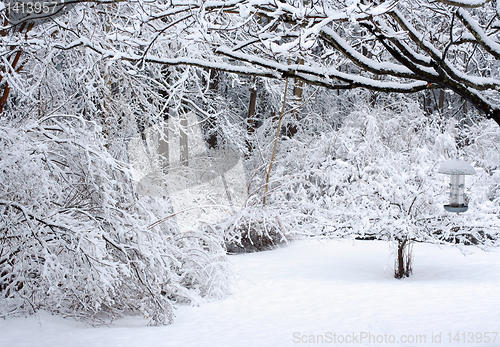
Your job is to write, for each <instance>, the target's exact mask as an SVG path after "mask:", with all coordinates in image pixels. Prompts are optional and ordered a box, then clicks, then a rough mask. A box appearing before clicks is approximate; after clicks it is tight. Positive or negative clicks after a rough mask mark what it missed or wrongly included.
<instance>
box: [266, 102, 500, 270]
mask: <svg viewBox="0 0 500 347" xmlns="http://www.w3.org/2000/svg"><path fill="white" fill-rule="evenodd" d="M459 131H460V130H458V129H457V127H456V122H454V121H453V120H452V119H441V118H439V116H436V115H433V116H425V115H424V112H422V111H421V110H420V108H419V106H418V104H417V103H415V102H412V101H411V100H408V101H407V102H406V103H404V104H403V103H401V104H399V105H392V106H391V107H390V108H387V107H380V108H371V107H369V106H367V105H363V104H360V105H359V107H358V109H357V110H356V111H354V112H352V113H351V114H350V115H349V116H348V117H346V118H345V119H344V120H343V125H342V127H341V128H340V129H338V130H337V131H327V132H324V133H322V134H320V135H319V136H314V135H309V136H305V135H304V136H303V138H301V139H300V141H299V140H296V141H295V143H292V142H290V144H289V145H286V144H285V145H283V146H282V148H281V152H280V157H279V159H278V161H277V162H278V163H279V167H278V168H277V169H276V172H279V174H276V173H275V175H276V176H280V175H281V176H282V177H283V178H281V180H282V181H285V182H288V184H282V185H281V187H276V192H275V193H274V194H273V196H272V198H271V199H270V201H272V203H273V204H286V205H287V206H293V208H294V211H295V212H298V213H300V214H302V216H303V221H304V222H303V223H302V225H303V226H304V227H307V229H308V232H309V233H311V234H316V235H318V234H319V235H328V236H330V237H357V238H369V239H374V238H376V239H384V240H388V241H391V242H393V245H394V253H395V258H396V266H395V275H396V277H398V278H401V277H406V276H408V275H409V274H410V272H411V244H412V242H415V241H418V242H435V243H443V242H451V243H457V244H468V243H471V242H472V241H474V242H473V243H476V244H478V245H480V246H486V247H489V246H492V245H494V244H495V240H496V239H497V236H498V233H499V230H500V223H499V220H498V218H497V215H496V212H495V211H497V209H498V203H496V206H495V207H494V206H493V205H495V204H494V203H492V201H491V199H488V198H487V196H486V195H485V194H484V191H485V190H483V189H484V187H488V186H491V182H492V179H490V178H488V177H486V176H487V175H484V173H482V171H484V170H482V169H481V167H484V163H486V162H488V163H491V160H490V159H489V157H491V156H492V155H493V154H491V150H487V151H486V152H487V153H489V154H486V153H484V154H482V155H480V154H479V152H480V151H481V150H485V147H484V146H482V145H478V143H476V148H472V147H468V148H465V149H464V148H459V147H458V146H457V145H456V141H455V138H456V137H457V134H458V132H459ZM471 143H473V141H471ZM493 156H494V155H493ZM298 158H300V160H298ZM449 158H463V159H465V160H468V161H469V162H471V163H473V164H474V165H476V167H477V169H478V171H479V174H478V176H477V177H476V176H474V178H473V179H470V180H468V184H467V187H468V190H469V191H468V194H469V196H470V200H471V201H470V203H469V205H470V210H471V211H470V212H469V213H466V214H462V215H458V216H457V215H455V214H449V213H447V212H445V211H444V209H443V207H442V206H443V205H444V204H445V203H446V202H447V199H448V194H449V193H448V190H447V186H448V180H449V178H448V177H447V176H446V175H441V174H439V173H438V172H437V171H438V168H439V164H440V162H441V161H443V160H445V159H449ZM480 158H484V159H480ZM489 165H491V164H489ZM286 177H287V178H286ZM486 182H490V183H486ZM492 190H494V189H489V191H490V192H491V191H492Z"/></svg>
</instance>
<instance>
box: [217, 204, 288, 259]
mask: <svg viewBox="0 0 500 347" xmlns="http://www.w3.org/2000/svg"><path fill="white" fill-rule="evenodd" d="M219 228H221V229H222V230H223V234H224V238H225V240H226V249H227V251H228V252H229V253H247V252H258V251H264V250H269V249H272V248H275V247H277V246H279V245H281V244H284V243H286V242H288V241H290V240H292V239H293V238H294V237H296V236H297V235H296V228H295V223H294V221H293V220H292V219H290V218H289V217H288V216H284V215H283V211H280V210H279V209H278V208H273V207H269V206H253V207H247V208H244V209H242V210H241V211H239V212H238V213H235V214H234V215H232V216H231V217H230V218H228V219H227V220H225V221H224V222H223V223H221V224H220V225H219Z"/></svg>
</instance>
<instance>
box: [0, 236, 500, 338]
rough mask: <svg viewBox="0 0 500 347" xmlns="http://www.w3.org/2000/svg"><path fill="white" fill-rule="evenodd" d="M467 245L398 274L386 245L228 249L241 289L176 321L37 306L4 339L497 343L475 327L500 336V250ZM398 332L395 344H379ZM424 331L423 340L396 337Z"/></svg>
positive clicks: (7, 324)
mask: <svg viewBox="0 0 500 347" xmlns="http://www.w3.org/2000/svg"><path fill="white" fill-rule="evenodd" d="M465 248H466V249H467V250H470V251H472V252H473V253H472V254H469V255H467V256H465V257H464V256H463V255H462V254H461V252H460V251H459V250H458V249H457V248H455V247H449V246H446V247H441V248H440V247H438V246H435V245H429V244H417V245H415V246H414V273H413V275H412V276H411V277H410V278H407V279H403V280H396V279H394V278H393V270H392V265H393V259H392V258H391V257H390V245H389V244H388V243H387V242H379V241H352V240H351V241H331V240H316V239H313V240H302V241H296V242H293V243H292V244H290V245H288V246H285V247H283V248H280V249H277V250H273V251H267V252H261V253H253V254H243V255H235V256H231V257H230V260H231V262H232V263H233V264H234V271H235V273H236V275H235V278H234V280H235V283H236V285H237V286H236V287H235V291H234V295H232V296H231V297H229V298H227V299H225V300H220V301H215V302H211V303H205V304H203V305H201V306H199V307H190V306H182V307H180V308H179V309H178V310H177V312H176V319H175V322H174V324H172V325H170V326H165V327H146V326H145V325H146V324H147V321H146V320H144V319H142V318H139V317H129V318H125V319H121V320H118V321H116V322H114V323H113V324H112V325H110V326H107V327H100V328H93V327H89V326H87V325H85V324H84V323H81V322H75V321H73V320H69V319H63V318H60V317H55V316H51V315H49V314H47V313H45V312H39V313H38V314H37V315H36V316H33V317H28V318H16V319H12V318H10V319H6V320H0V346H2V347H3V346H9V347H21V346H29V347H34V346H43V347H49V346H50V347H57V346H71V347H73V346H82V347H83V346H85V347H91V346H113V347H119V346H131V347H132V346H133V347H138V346H148V347H149V346H151V347H153V346H154V347H161V346H179V347H180V346H183V347H184V346H186V347H187V346H214V347H215V346H231V347H235V346H296V345H311V344H312V343H302V342H300V341H308V342H310V341H313V342H314V341H318V340H320V339H321V337H322V338H323V339H324V340H323V341H324V342H329V341H330V340H333V336H334V335H333V334H334V333H335V334H336V335H335V339H336V341H337V342H338V340H337V338H340V336H339V335H342V337H343V338H344V341H346V340H345V339H346V338H347V335H349V336H351V337H350V338H348V339H349V341H350V339H352V338H353V337H354V338H355V340H354V341H353V343H349V344H346V345H352V346H365V345H366V346H385V345H387V346H390V345H392V346H395V345H398V346H415V345H443V346H500V336H496V341H495V343H491V342H490V343H484V342H483V343H479V341H478V340H474V342H472V343H469V341H470V339H471V336H472V335H469V333H474V334H477V333H479V334H478V335H474V339H476V338H478V337H484V336H485V335H484V333H485V332H490V334H489V337H490V339H493V337H495V334H491V333H492V332H498V333H500V252H489V253H486V252H483V251H480V250H478V249H475V248H472V247H469V248H467V247H465ZM457 332H458V333H459V334H460V335H457ZM462 333H465V335H462ZM368 334H371V335H372V340H371V343H369V342H370V341H369V340H368V338H369V335H368ZM385 334H387V335H385ZM449 334H451V335H449ZM391 335H392V337H393V338H394V339H395V340H394V341H395V342H396V343H393V344H390V343H387V344H385V343H377V342H376V341H375V342H374V339H376V338H377V337H378V338H379V340H381V338H382V337H383V338H384V339H385V341H390V339H392V337H391ZM403 335H404V336H403ZM416 335H420V336H419V337H417V336H416ZM499 335H500V334H499ZM363 336H364V340H363V341H362V342H363V343H362V342H361V341H360V339H361V337H363ZM423 336H425V339H426V343H425V344H424V343H413V344H411V343H398V341H399V340H400V339H401V338H403V339H405V338H406V339H409V340H411V339H412V338H414V339H417V338H419V339H423ZM436 336H441V343H437V341H436ZM457 337H458V338H459V340H458V341H457V340H453V338H457ZM356 338H357V341H359V343H357V341H356ZM450 338H451V342H452V343H449V342H450V341H449V340H450ZM433 339H434V343H432V342H433ZM464 340H465V341H464ZM420 341H422V340H420ZM325 344H326V345H334V343H332V344H329V343H325Z"/></svg>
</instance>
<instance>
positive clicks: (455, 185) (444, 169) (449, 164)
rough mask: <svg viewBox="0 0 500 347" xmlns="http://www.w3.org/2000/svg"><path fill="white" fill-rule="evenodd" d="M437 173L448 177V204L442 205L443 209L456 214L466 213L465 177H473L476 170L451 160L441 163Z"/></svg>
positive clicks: (468, 165)
mask: <svg viewBox="0 0 500 347" xmlns="http://www.w3.org/2000/svg"><path fill="white" fill-rule="evenodd" d="M438 172H439V173H442V174H446V175H450V204H449V205H444V209H445V210H446V211H448V212H456V213H460V212H465V211H467V209H468V206H467V203H466V202H465V198H464V188H465V186H464V185H465V175H475V174H476V170H474V168H473V167H472V165H470V164H469V163H467V162H465V161H463V160H457V159H451V160H446V161H444V162H442V163H441V167H440V168H439V171H438Z"/></svg>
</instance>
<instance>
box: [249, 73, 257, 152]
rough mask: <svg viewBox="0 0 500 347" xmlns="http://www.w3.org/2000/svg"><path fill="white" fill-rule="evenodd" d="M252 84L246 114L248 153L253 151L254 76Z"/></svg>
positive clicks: (255, 89) (255, 91) (255, 94)
mask: <svg viewBox="0 0 500 347" xmlns="http://www.w3.org/2000/svg"><path fill="white" fill-rule="evenodd" d="M253 84H254V85H253V86H252V88H251V89H250V103H249V104H248V114H247V150H248V153H249V154H250V153H252V151H253V145H252V141H251V137H252V135H253V134H254V132H255V107H256V105H257V86H256V85H255V78H254V80H253Z"/></svg>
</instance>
